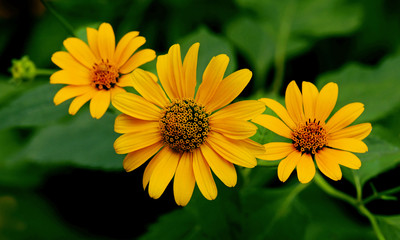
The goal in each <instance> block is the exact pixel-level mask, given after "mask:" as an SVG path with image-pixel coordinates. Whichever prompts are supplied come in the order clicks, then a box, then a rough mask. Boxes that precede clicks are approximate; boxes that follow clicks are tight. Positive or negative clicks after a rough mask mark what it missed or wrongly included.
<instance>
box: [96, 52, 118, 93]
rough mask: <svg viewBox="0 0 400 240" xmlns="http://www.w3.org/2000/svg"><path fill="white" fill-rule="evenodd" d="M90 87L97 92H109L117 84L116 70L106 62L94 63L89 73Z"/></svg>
mask: <svg viewBox="0 0 400 240" xmlns="http://www.w3.org/2000/svg"><path fill="white" fill-rule="evenodd" d="M91 78H92V81H93V83H92V85H93V86H94V87H96V88H97V89H99V90H102V89H104V90H110V89H111V88H114V86H115V85H116V84H117V83H118V78H119V73H118V69H117V68H116V67H115V66H114V65H113V64H110V63H109V61H108V59H107V61H104V60H102V61H101V62H100V63H95V64H94V65H93V69H92V71H91Z"/></svg>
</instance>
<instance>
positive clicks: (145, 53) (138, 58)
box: [119, 49, 156, 74]
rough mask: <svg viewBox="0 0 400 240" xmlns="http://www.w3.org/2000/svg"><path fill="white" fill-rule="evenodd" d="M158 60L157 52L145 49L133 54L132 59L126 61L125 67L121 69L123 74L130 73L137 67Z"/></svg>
mask: <svg viewBox="0 0 400 240" xmlns="http://www.w3.org/2000/svg"><path fill="white" fill-rule="evenodd" d="M155 58H156V52H155V51H154V50H152V49H143V50H140V51H139V52H137V53H135V54H133V56H132V57H131V58H129V59H128V61H126V63H125V64H124V65H122V67H121V68H120V69H119V71H120V72H121V73H123V74H126V73H130V72H132V71H133V70H135V69H136V68H137V67H139V66H141V65H143V64H145V63H148V62H150V61H153V60H154V59H155Z"/></svg>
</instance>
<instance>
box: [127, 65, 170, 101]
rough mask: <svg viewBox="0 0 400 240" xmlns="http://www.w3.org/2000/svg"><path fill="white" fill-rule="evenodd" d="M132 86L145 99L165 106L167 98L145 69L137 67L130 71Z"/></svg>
mask: <svg viewBox="0 0 400 240" xmlns="http://www.w3.org/2000/svg"><path fill="white" fill-rule="evenodd" d="M131 76H132V79H133V81H132V84H133V87H134V88H135V89H136V91H138V92H139V93H140V95H142V97H144V98H145V99H146V100H147V101H149V102H151V103H153V104H155V105H157V106H159V107H161V108H162V107H165V106H166V105H167V104H168V103H169V100H168V98H167V96H166V95H165V93H164V91H163V90H162V88H161V86H160V85H158V84H157V83H156V82H154V80H153V79H152V77H151V76H150V75H148V74H147V72H146V71H144V70H142V69H140V68H138V69H136V70H135V71H133V72H132V74H131Z"/></svg>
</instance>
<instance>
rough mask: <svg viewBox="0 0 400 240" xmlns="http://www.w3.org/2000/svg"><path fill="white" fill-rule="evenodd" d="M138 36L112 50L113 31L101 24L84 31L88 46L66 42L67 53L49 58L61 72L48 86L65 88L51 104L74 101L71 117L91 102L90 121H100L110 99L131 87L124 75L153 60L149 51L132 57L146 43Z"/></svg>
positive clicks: (129, 35)
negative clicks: (125, 88)
mask: <svg viewBox="0 0 400 240" xmlns="http://www.w3.org/2000/svg"><path fill="white" fill-rule="evenodd" d="M138 35H139V32H136V31H134V32H129V33H127V34H126V35H125V36H124V37H123V38H122V39H121V40H120V41H119V42H118V45H117V47H115V36H114V31H113V29H112V27H111V25H110V24H108V23H103V24H101V25H100V27H99V30H96V29H93V28H87V39H88V42H89V46H88V45H87V44H86V43H85V42H84V41H82V40H80V39H78V38H68V39H66V40H65V41H64V46H65V48H66V49H67V51H68V52H64V51H59V52H56V53H54V54H53V56H52V58H51V60H52V61H53V62H54V63H55V64H56V65H57V66H59V67H60V68H62V70H60V71H57V72H55V73H54V74H53V75H51V77H50V83H52V84H68V86H65V87H63V88H62V89H60V91H58V92H57V94H56V95H55V96H54V103H55V104H56V105H58V104H60V103H62V102H64V101H66V100H68V99H70V98H73V97H75V99H74V100H73V101H72V102H71V105H70V106H69V113H70V114H71V115H74V114H75V113H76V112H77V111H78V110H79V109H80V108H81V107H82V106H83V104H85V103H86V102H87V101H89V100H91V101H90V113H91V115H92V117H93V118H101V117H102V116H103V115H104V113H105V112H106V110H107V109H108V107H109V105H110V99H111V98H112V96H114V95H115V94H116V93H121V92H125V90H124V89H123V87H126V86H131V85H132V83H131V81H132V80H131V79H130V77H129V76H128V75H126V74H128V73H130V72H132V71H133V70H134V69H136V68H137V67H139V66H141V65H143V64H145V63H147V62H149V61H152V60H153V59H154V58H155V57H156V54H155V52H154V51H153V50H151V49H144V50H141V51H138V52H137V53H135V54H133V53H134V52H135V51H136V50H137V49H138V48H139V47H140V46H142V45H143V44H144V43H145V42H146V39H145V38H144V37H141V36H138ZM132 54H133V55H132Z"/></svg>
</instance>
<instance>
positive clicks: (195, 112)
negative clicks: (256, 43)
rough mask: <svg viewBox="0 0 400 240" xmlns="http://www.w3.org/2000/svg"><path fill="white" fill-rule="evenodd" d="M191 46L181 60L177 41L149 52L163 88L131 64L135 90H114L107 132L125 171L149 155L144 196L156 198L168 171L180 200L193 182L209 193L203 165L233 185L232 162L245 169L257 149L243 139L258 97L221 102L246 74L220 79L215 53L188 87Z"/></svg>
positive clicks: (221, 63) (194, 50) (212, 189)
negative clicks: (113, 114)
mask: <svg viewBox="0 0 400 240" xmlns="http://www.w3.org/2000/svg"><path fill="white" fill-rule="evenodd" d="M198 49H199V43H195V44H193V45H192V46H191V48H190V49H189V51H188V52H187V54H186V57H185V59H184V61H183V63H182V59H181V51H180V46H179V45H178V44H176V45H173V46H172V47H171V48H170V49H169V52H168V54H166V55H162V56H159V57H158V58H157V72H158V76H159V79H160V82H161V84H162V87H163V88H161V86H160V85H158V84H157V83H156V82H155V81H154V80H152V78H151V77H150V76H149V75H148V74H147V73H146V72H144V71H143V70H140V69H137V70H135V71H134V72H133V73H132V76H133V79H134V81H133V86H134V88H135V89H136V90H137V91H138V92H139V93H140V94H141V95H142V97H140V96H138V95H135V94H132V93H121V94H118V95H115V97H114V99H113V105H114V106H115V107H116V108H117V109H118V110H120V111H121V112H122V113H123V114H121V115H119V116H118V117H117V118H116V120H115V131H116V132H118V133H123V135H122V136H120V137H119V138H118V139H117V140H116V141H115V143H114V148H115V150H116V152H117V153H118V154H125V153H128V155H127V156H126V157H125V159H124V162H123V165H124V168H125V170H126V171H132V170H134V169H136V168H137V167H139V166H141V165H142V164H143V163H144V162H146V161H147V160H148V159H149V158H151V157H152V156H153V155H155V156H154V157H153V158H152V160H151V161H150V162H149V163H148V165H147V167H146V169H145V172H144V176H143V187H144V189H145V188H146V187H147V185H149V187H148V191H149V195H150V197H152V198H155V199H157V198H159V197H160V196H161V195H162V193H163V192H164V190H165V188H166V187H167V185H168V184H169V182H170V181H171V180H172V178H174V183H173V191H174V196H175V201H176V203H177V204H178V205H181V206H185V205H186V204H187V203H188V202H189V200H190V198H191V196H192V193H193V189H194V186H195V183H197V186H198V187H199V189H200V191H201V193H202V194H203V195H204V197H205V198H207V199H209V200H213V199H215V198H216V196H217V188H216V185H215V182H214V179H213V176H212V173H211V170H212V171H213V172H214V174H215V175H216V176H217V177H218V178H219V179H220V180H221V181H222V182H223V183H224V184H225V185H226V186H228V187H233V186H235V185H236V181H237V175H236V170H235V167H234V164H236V165H239V166H243V167H248V168H252V167H254V166H256V164H257V161H256V158H255V154H254V153H259V154H261V153H263V152H264V151H265V150H264V148H263V146H262V145H260V144H258V143H256V142H254V141H252V140H250V139H249V137H251V136H253V135H254V134H255V133H256V131H257V127H256V126H255V125H254V124H252V123H250V122H248V120H250V119H251V118H254V117H255V116H257V115H259V114H261V113H262V112H263V111H264V110H265V106H264V104H262V103H260V102H258V101H255V100H248V101H241V102H237V103H233V104H231V105H229V106H226V105H227V104H229V103H230V102H231V101H233V100H234V99H235V98H236V97H237V96H238V95H239V94H240V92H241V91H242V90H243V89H244V87H245V86H246V85H247V84H248V82H249V81H250V78H251V76H252V73H251V72H250V71H249V70H248V69H242V70H238V71H236V72H234V73H232V74H230V75H229V76H227V77H225V78H223V76H224V73H225V70H226V67H227V66H228V62H229V58H228V56H226V55H225V54H221V55H218V56H216V57H214V58H212V60H211V61H210V63H209V64H208V66H207V68H206V69H205V71H204V74H203V81H202V83H201V84H200V86H199V88H198V91H197V93H196V94H195V87H196V68H197V56H198ZM163 89H164V90H163ZM164 91H165V92H164ZM217 110H218V111H217ZM210 168H211V170H210Z"/></svg>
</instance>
